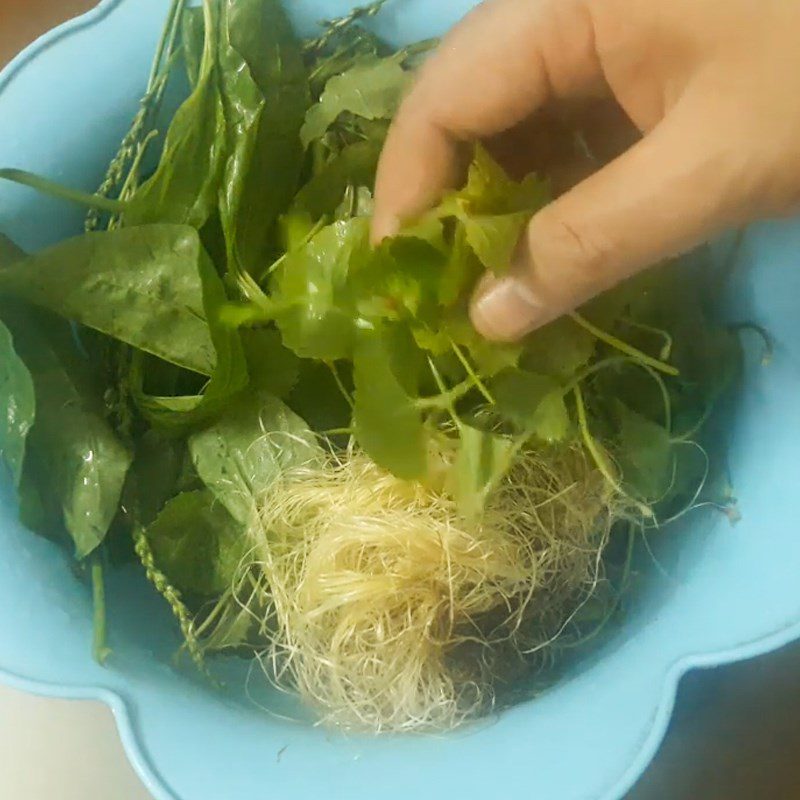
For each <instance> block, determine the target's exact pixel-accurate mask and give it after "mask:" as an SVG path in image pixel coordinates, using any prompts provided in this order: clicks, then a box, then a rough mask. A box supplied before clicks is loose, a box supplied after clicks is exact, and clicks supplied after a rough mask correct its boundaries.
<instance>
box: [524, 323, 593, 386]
mask: <svg viewBox="0 0 800 800" xmlns="http://www.w3.org/2000/svg"><path fill="white" fill-rule="evenodd" d="M596 346H597V340H596V339H595V338H594V337H593V336H592V335H591V334H590V333H589V332H588V331H586V330H584V329H583V328H581V327H580V326H579V325H577V324H576V323H575V322H573V320H572V319H570V318H569V317H561V318H560V319H557V320H556V321H555V322H551V323H550V324H549V325H545V326H544V327H543V328H539V329H538V330H537V331H535V332H534V333H532V334H530V335H529V336H528V337H526V338H525V340H524V342H523V348H524V349H523V351H522V356H521V357H520V366H522V367H523V368H524V369H526V370H528V371H529V372H535V373H539V374H541V375H551V376H553V377H555V378H561V379H568V378H571V377H573V376H574V375H575V373H577V372H578V371H579V370H581V369H583V368H584V367H585V366H586V365H587V364H588V363H589V361H590V360H591V358H592V356H593V355H594V352H595V348H596Z"/></svg>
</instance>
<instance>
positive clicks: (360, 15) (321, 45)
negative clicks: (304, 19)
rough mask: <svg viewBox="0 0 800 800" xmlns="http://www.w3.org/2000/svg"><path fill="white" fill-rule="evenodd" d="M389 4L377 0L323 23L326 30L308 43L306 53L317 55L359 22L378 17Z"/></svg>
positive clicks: (385, 0)
mask: <svg viewBox="0 0 800 800" xmlns="http://www.w3.org/2000/svg"><path fill="white" fill-rule="evenodd" d="M388 2H389V0H375V2H373V3H370V4H369V5H366V6H357V7H356V8H354V9H353V10H352V11H351V12H350V13H349V14H346V15H345V16H343V17H337V18H335V19H328V20H325V21H324V22H323V23H322V25H323V26H324V28H325V30H324V31H323V32H322V33H321V34H320V35H319V36H318V37H317V38H316V39H311V40H310V41H308V42H306V44H305V47H304V49H305V51H306V53H317V52H319V51H320V50H324V49H325V48H326V47H327V46H328V45H329V44H330V43H331V41H332V40H333V39H334V38H335V37H336V36H338V35H339V34H341V33H344V32H345V31H346V30H347V29H348V28H350V27H352V26H353V25H355V24H356V23H357V22H360V21H361V20H364V19H369V18H370V17H374V16H377V14H378V13H379V12H380V11H381V9H382V8H383V7H384V6H385V5H386V4H387V3H388Z"/></svg>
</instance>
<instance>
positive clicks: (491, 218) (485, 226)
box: [438, 145, 550, 273]
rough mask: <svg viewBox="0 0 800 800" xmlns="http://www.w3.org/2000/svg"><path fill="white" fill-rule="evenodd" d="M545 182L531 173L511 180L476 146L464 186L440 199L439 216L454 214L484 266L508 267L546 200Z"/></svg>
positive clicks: (547, 191)
mask: <svg viewBox="0 0 800 800" xmlns="http://www.w3.org/2000/svg"><path fill="white" fill-rule="evenodd" d="M549 197H550V192H549V187H548V186H547V184H546V183H545V182H543V181H541V180H539V179H538V178H537V177H536V176H535V175H529V176H528V177H527V178H525V179H524V180H523V181H521V182H516V181H512V180H511V179H510V178H509V177H508V176H507V175H506V173H505V172H504V171H503V169H502V167H500V165H499V164H497V163H496V162H495V161H494V160H493V159H492V157H491V156H490V155H489V154H488V153H487V151H486V150H485V149H484V148H483V147H481V146H480V145H479V146H477V147H476V149H475V156H474V159H473V162H472V164H471V166H470V169H469V174H468V178H467V184H466V186H465V187H464V188H463V189H462V190H461V191H459V192H455V193H453V194H451V195H449V196H448V197H446V198H445V199H444V201H443V202H442V204H441V206H440V207H439V209H438V213H439V214H440V215H442V216H454V217H456V218H457V219H458V220H459V221H460V223H461V225H462V226H463V229H464V233H465V236H466V240H467V242H468V243H469V245H470V247H471V248H472V250H473V251H474V253H475V255H476V256H477V257H478V259H479V260H480V261H481V263H482V264H483V266H484V267H486V268H487V269H490V270H492V272H495V273H503V272H505V271H506V270H508V268H509V266H510V264H511V258H512V255H513V253H514V250H515V248H516V246H517V243H518V241H519V237H520V235H521V233H522V231H523V229H524V228H525V225H526V224H527V222H528V221H529V219H530V218H531V216H532V215H533V214H534V213H535V212H536V211H538V210H539V209H540V208H542V207H543V206H544V205H545V204H546V203H547V202H548V200H549Z"/></svg>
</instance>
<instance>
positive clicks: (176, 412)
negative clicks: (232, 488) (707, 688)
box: [133, 251, 248, 429]
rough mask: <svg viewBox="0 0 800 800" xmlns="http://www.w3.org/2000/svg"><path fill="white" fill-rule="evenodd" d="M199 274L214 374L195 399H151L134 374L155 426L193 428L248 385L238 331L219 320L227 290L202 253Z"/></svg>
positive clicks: (138, 397)
mask: <svg viewBox="0 0 800 800" xmlns="http://www.w3.org/2000/svg"><path fill="white" fill-rule="evenodd" d="M198 272H199V275H200V281H201V284H202V294H203V308H204V311H205V316H206V319H207V320H208V327H209V331H210V335H211V341H212V343H213V346H214V353H215V366H214V371H213V372H212V374H211V380H210V381H209V382H208V383H207V384H206V386H205V389H204V391H203V393H202V394H200V395H197V396H192V397H149V396H147V395H146V394H144V392H143V391H142V385H143V376H142V375H134V376H133V378H134V380H133V385H134V386H133V388H134V398H135V400H136V402H137V405H138V407H139V410H140V411H142V413H143V414H144V416H145V417H146V418H147V419H148V420H149V421H150V422H151V423H152V424H156V425H162V426H165V427H170V428H175V429H185V428H187V427H191V426H194V425H196V424H198V423H200V422H204V421H206V420H208V419H210V418H212V417H214V416H216V415H218V414H219V413H221V412H222V411H223V410H224V409H225V408H226V406H227V405H228V402H229V401H230V399H231V398H232V397H234V396H236V395H237V394H238V393H239V392H241V391H242V390H243V389H244V388H245V387H246V386H247V382H248V372H247V361H246V358H245V353H244V349H243V347H242V341H241V338H240V336H239V332H238V331H237V330H236V329H234V328H231V327H229V326H228V325H225V324H224V323H223V322H222V320H221V318H220V315H221V311H222V308H223V307H224V306H225V305H226V303H227V297H226V295H225V288H224V286H223V285H222V281H221V280H220V278H219V276H218V275H217V273H216V271H215V269H214V265H213V264H212V263H211V262H210V261H209V259H208V257H207V256H206V255H205V253H204V252H203V251H201V253H200V260H199V263H198ZM134 363H136V362H134ZM139 363H141V360H140V361H139Z"/></svg>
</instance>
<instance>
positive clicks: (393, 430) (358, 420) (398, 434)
mask: <svg viewBox="0 0 800 800" xmlns="http://www.w3.org/2000/svg"><path fill="white" fill-rule="evenodd" d="M390 347H391V339H390V338H389V337H387V336H386V335H385V334H383V332H382V331H381V330H377V331H363V332H361V334H360V335H359V338H358V342H357V346H356V351H355V355H354V357H353V367H354V380H355V387H356V391H355V409H354V412H353V422H354V425H355V431H356V439H357V440H358V443H359V444H360V445H361V447H362V448H363V449H364V450H365V452H366V453H367V454H368V455H369V456H370V457H371V458H372V459H373V460H374V461H375V463H377V464H379V465H380V466H382V467H384V468H386V469H388V470H389V471H390V472H392V473H393V474H395V475H396V476H397V477H398V478H405V479H409V480H410V479H414V478H421V477H423V476H424V475H425V471H426V465H427V442H426V435H425V428H424V425H423V422H422V416H421V414H420V412H419V410H418V409H417V408H416V406H415V404H414V398H413V397H411V396H409V395H408V394H407V393H406V391H405V389H404V388H403V384H402V383H401V382H400V381H399V380H398V378H397V376H396V375H395V373H394V371H393V370H392V353H391V350H390Z"/></svg>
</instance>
